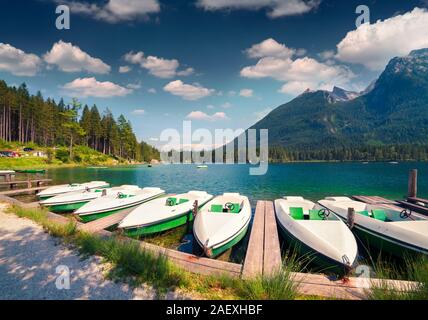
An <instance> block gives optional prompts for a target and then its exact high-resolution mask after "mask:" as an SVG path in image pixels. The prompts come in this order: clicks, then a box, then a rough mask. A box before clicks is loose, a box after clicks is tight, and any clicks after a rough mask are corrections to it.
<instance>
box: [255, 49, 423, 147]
mask: <svg viewBox="0 0 428 320" xmlns="http://www.w3.org/2000/svg"><path fill="white" fill-rule="evenodd" d="M370 89H371V90H366V91H365V92H363V93H361V94H358V93H352V92H347V91H345V90H343V89H340V88H335V89H334V90H333V92H328V91H316V92H305V93H303V94H302V95H300V96H298V97H297V98H295V99H294V100H292V101H290V102H289V103H286V104H284V105H282V106H279V107H278V108H276V109H275V110H273V111H272V112H271V113H270V114H268V115H267V116H266V117H265V118H264V119H262V120H261V121H259V122H258V123H256V124H255V125H254V126H253V127H252V128H255V129H269V142H270V145H278V146H283V147H286V148H289V149H296V150H299V149H301V150H303V149H325V148H335V147H340V146H361V145H383V144H407V143H413V144H428V49H422V50H417V51H413V52H411V53H410V54H409V55H408V56H406V57H401V58H394V59H392V60H391V61H390V62H389V64H388V66H387V67H386V69H385V71H384V72H383V73H382V74H381V76H380V77H379V79H378V80H377V81H376V82H375V83H374V84H373V85H371V87H370Z"/></svg>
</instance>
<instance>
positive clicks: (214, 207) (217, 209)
mask: <svg viewBox="0 0 428 320" xmlns="http://www.w3.org/2000/svg"><path fill="white" fill-rule="evenodd" d="M210 211H211V212H223V206H222V205H221V204H212V205H211V210H210Z"/></svg>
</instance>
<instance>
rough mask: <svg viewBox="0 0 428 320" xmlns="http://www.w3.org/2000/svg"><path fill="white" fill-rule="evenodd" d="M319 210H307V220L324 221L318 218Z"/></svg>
mask: <svg viewBox="0 0 428 320" xmlns="http://www.w3.org/2000/svg"><path fill="white" fill-rule="evenodd" d="M319 212H320V210H309V220H324V219H323V218H322V217H320V216H319V214H318V213H319Z"/></svg>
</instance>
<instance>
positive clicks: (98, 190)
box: [95, 189, 103, 192]
mask: <svg viewBox="0 0 428 320" xmlns="http://www.w3.org/2000/svg"><path fill="white" fill-rule="evenodd" d="M95 192H103V190H100V189H97V190H95Z"/></svg>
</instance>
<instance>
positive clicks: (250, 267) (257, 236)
mask: <svg viewBox="0 0 428 320" xmlns="http://www.w3.org/2000/svg"><path fill="white" fill-rule="evenodd" d="M281 266H282V260H281V250H280V246H279V237H278V228H277V225H276V218H275V211H274V207H273V203H272V201H258V202H257V206H256V212H255V215H254V220H253V224H252V227H251V234H250V240H249V243H248V248H247V255H246V256H245V261H244V266H243V271H242V277H243V278H247V279H248V278H253V277H256V276H258V275H271V274H273V273H275V272H276V271H279V270H280V269H281Z"/></svg>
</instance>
